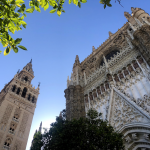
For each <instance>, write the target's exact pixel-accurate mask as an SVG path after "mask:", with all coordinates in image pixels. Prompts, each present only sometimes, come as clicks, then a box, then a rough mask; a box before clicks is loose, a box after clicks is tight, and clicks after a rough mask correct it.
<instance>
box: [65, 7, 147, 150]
mask: <svg viewBox="0 0 150 150" xmlns="http://www.w3.org/2000/svg"><path fill="white" fill-rule="evenodd" d="M131 11H132V13H131V14H129V13H128V12H125V13H124V16H125V17H126V19H127V22H126V23H125V24H124V25H123V26H122V27H121V28H120V29H119V30H118V31H117V32H116V33H114V34H113V33H111V32H109V38H108V39H107V40H106V41H105V42H104V43H103V44H102V45H101V46H99V47H98V48H97V49H95V47H94V46H93V47H92V53H91V54H90V55H89V56H88V57H87V58H85V60H84V61H82V62H80V61H79V57H78V55H77V56H76V59H75V63H74V65H73V72H72V73H71V77H70V78H69V77H68V79H67V89H66V90H65V91H64V92H65V98H66V117H67V119H68V120H71V119H73V118H76V119H78V118H79V117H86V112H87V111H88V109H90V108H93V109H96V110H97V111H98V112H101V113H102V116H101V119H103V120H107V121H108V122H109V124H111V125H112V126H113V127H114V129H115V130H116V131H117V132H119V133H122V134H123V135H124V138H123V141H124V144H125V149H126V150H128V149H129V150H148V149H150V16H149V14H148V13H146V12H145V11H144V10H143V9H141V8H133V7H132V8H131Z"/></svg>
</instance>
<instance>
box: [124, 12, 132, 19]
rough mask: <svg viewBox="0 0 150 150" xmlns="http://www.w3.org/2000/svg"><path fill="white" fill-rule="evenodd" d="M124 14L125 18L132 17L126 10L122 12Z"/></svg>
mask: <svg viewBox="0 0 150 150" xmlns="http://www.w3.org/2000/svg"><path fill="white" fill-rule="evenodd" d="M124 16H125V17H126V18H127V20H129V18H131V17H132V16H131V15H130V14H129V13H128V12H124Z"/></svg>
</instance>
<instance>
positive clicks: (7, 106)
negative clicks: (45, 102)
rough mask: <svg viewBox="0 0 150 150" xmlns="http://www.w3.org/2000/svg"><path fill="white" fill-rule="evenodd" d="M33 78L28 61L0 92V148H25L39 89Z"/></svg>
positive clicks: (22, 149) (17, 149) (21, 149)
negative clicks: (33, 82)
mask: <svg viewBox="0 0 150 150" xmlns="http://www.w3.org/2000/svg"><path fill="white" fill-rule="evenodd" d="M33 78H34V73H33V70H32V62H30V63H28V64H27V65H26V66H25V67H24V68H23V70H22V71H20V72H19V71H18V73H17V74H16V75H15V76H14V78H13V79H12V80H11V81H10V82H9V83H8V84H6V85H5V87H4V88H3V89H2V90H1V92H0V149H6V150H25V149H26V144H27V140H28V136H29V132H30V127H31V123H32V119H33V115H34V111H35V108H36V102H37V98H38V95H39V90H40V89H39V87H38V88H37V89H35V87H32V85H31V81H32V79H33Z"/></svg>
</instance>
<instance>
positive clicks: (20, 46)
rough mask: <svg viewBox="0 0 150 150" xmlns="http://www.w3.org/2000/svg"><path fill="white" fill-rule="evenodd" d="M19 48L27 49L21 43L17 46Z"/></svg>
mask: <svg viewBox="0 0 150 150" xmlns="http://www.w3.org/2000/svg"><path fill="white" fill-rule="evenodd" d="M18 47H19V48H21V49H23V50H27V49H26V48H25V47H24V46H22V45H19V46H18Z"/></svg>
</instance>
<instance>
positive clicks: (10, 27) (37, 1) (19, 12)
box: [0, 0, 120, 55]
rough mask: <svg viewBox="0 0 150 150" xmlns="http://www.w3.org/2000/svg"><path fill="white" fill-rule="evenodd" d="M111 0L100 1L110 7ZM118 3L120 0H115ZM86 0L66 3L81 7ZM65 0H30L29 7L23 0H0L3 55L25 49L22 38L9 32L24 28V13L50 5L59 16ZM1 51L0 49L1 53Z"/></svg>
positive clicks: (51, 11) (0, 31)
mask: <svg viewBox="0 0 150 150" xmlns="http://www.w3.org/2000/svg"><path fill="white" fill-rule="evenodd" d="M110 1H111V0H100V3H101V4H103V5H104V8H106V6H109V7H111V4H110ZM117 1H118V2H119V3H120V0H117ZM86 2H87V0H69V1H68V3H69V4H71V3H73V4H75V5H76V6H78V7H79V8H81V3H86ZM64 3H65V0H30V1H29V8H28V9H26V6H25V3H24V1H23V0H0V43H1V44H2V45H3V47H6V49H5V50H4V55H8V54H9V53H10V51H11V49H13V51H14V52H15V53H18V48H21V49H23V50H27V49H26V48H25V47H24V46H22V45H19V44H20V42H21V41H22V38H17V39H15V40H14V39H13V38H12V37H11V35H10V33H13V34H14V33H15V31H19V30H22V27H24V28H26V25H27V23H26V22H25V21H24V17H26V16H27V15H26V13H33V12H34V10H36V11H38V12H41V8H43V9H44V10H47V9H48V8H49V7H51V10H50V13H55V12H57V15H58V16H60V15H61V13H62V12H65V10H64V9H63V4H64ZM1 52H2V51H0V53H1Z"/></svg>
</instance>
